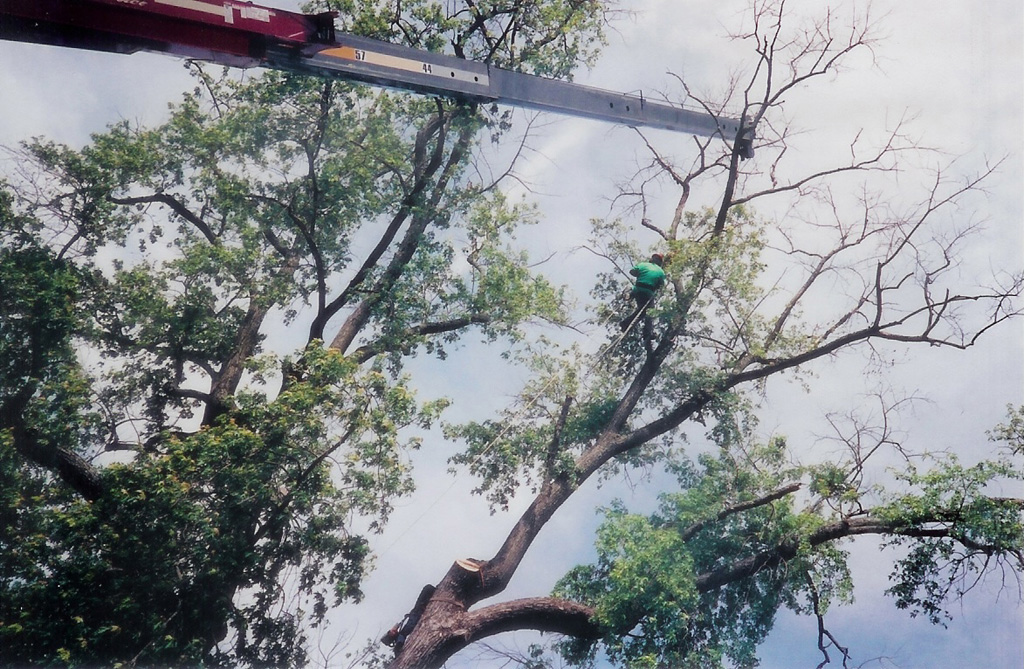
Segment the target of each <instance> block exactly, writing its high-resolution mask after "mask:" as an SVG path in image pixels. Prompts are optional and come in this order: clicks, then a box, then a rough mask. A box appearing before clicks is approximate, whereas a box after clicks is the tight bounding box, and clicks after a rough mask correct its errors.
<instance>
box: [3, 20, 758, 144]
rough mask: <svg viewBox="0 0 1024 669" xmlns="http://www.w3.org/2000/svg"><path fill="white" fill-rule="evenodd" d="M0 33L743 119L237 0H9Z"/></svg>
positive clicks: (635, 111) (676, 118) (587, 111)
mask: <svg viewBox="0 0 1024 669" xmlns="http://www.w3.org/2000/svg"><path fill="white" fill-rule="evenodd" d="M0 39H8V40H17V41H24V42H33V43H41V44H53V45H58V46H66V47H74V48H85V49H93V50H99V51H112V52H118V53H134V52H136V51H154V52H159V53H168V54H172V55H177V56H183V57H187V58H197V59H201V60H207V61H212V62H215V63H219V64H223V65H228V66H234V67H253V66H260V67H269V68H275V69H284V70H292V71H298V72H304V73H308V74H313V75H317V76H332V77H340V78H345V79H352V80H356V81H361V82H366V83H370V84H374V85H378V86H385V87H391V88H399V89H404V90H410V91H415V92H419V93H427V94H433V95H441V96H446V97H455V98H461V99H466V100H472V101H481V102H495V103H499V104H508V105H514V106H517V107H527V108H531V109H537V110H541V111H547V112H554V113H557V114H565V115H570V116H581V117H585V118H591V119H597V120H600V121H607V122H611V123H619V124H624V125H628V126H637V127H650V128H661V129H665V130H672V131H677V132H686V133H692V134H694V135H700V136H705V137H714V136H719V137H721V138H722V139H724V140H726V141H735V142H736V145H737V149H738V150H741V151H742V153H743V154H746V155H749V153H750V144H751V141H752V130H751V129H749V128H745V127H743V123H742V122H741V121H740V120H737V119H731V118H725V117H721V116H717V115H714V114H711V113H707V112H698V111H693V110H688V109H683V108H681V107H675V106H672V105H670V104H667V103H663V102H652V101H650V100H646V99H644V98H643V97H642V96H635V95H627V94H623V93H615V92H611V91H605V90H601V89H598V88H593V87H589V86H582V85H580V84H574V83H569V82H565V81H558V80H554V79H546V78H543V77H538V76H534V75H529V74H522V73H518V72H511V71H508V70H503V69H501V68H497V67H493V66H491V65H489V64H487V63H480V62H475V61H470V60H465V59H462V58H457V57H455V56H449V55H445V54H440V53H433V52H429V51H421V50H418V49H413V48H410V47H405V46H401V45H398V44H391V43H388V42H382V41H379V40H373V39H369V38H365V37H359V36H357V35H350V34H346V33H339V32H336V31H335V30H334V15H333V14H331V13H324V14H316V15H312V14H299V13H296V12H288V11H284V10H280V9H274V8H271V7H263V6H259V5H254V4H252V3H249V2H234V1H232V0H0Z"/></svg>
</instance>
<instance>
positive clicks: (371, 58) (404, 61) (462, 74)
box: [317, 46, 488, 86]
mask: <svg viewBox="0 0 1024 669" xmlns="http://www.w3.org/2000/svg"><path fill="white" fill-rule="evenodd" d="M317 56H329V57H333V58H339V59H341V60H351V61H355V62H357V63H366V64H367V65H377V66H380V67H388V68H391V69H393V70H402V71H404V72H416V73H417V74H428V75H432V76H435V77H439V78H442V79H449V80H454V81H464V82H467V83H471V84H479V85H481V86H487V85H488V77H487V75H486V74H480V73H477V72H470V71H468V70H458V69H454V68H451V67H445V66H443V65H436V64H434V63H428V62H426V61H423V60H413V59H412V58H402V57H401V56H391V55H388V54H386V53H380V52H377V51H368V50H366V49H357V48H355V47H351V46H339V47H334V48H331V49H324V50H323V51H320V52H319V53H317Z"/></svg>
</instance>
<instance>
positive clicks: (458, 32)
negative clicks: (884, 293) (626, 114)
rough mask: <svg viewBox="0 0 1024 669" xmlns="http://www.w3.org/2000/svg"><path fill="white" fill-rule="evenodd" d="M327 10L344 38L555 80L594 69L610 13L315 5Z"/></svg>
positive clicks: (511, 6) (591, 2) (464, 5)
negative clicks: (355, 37)
mask: <svg viewBox="0 0 1024 669" xmlns="http://www.w3.org/2000/svg"><path fill="white" fill-rule="evenodd" d="M324 5H326V6H327V7H329V8H330V9H333V10H337V11H339V12H340V15H341V16H340V21H341V27H342V29H343V30H346V31H349V32H354V33H357V34H360V35H366V36H368V37H374V38H377V39H382V40H385V41H392V42H402V43H405V44H408V45H410V46H414V47H417V48H422V49H428V50H431V51H444V52H448V53H454V54H455V55H457V56H459V57H462V58H468V59H470V60H476V61H482V62H487V63H492V64H494V65H497V66H498V67H502V68H505V69H511V70H515V71H520V72H529V73H532V74H538V75H542V76H548V77H555V78H570V77H571V74H572V72H573V70H575V69H576V68H577V67H578V66H579V65H580V64H587V65H589V64H592V63H593V62H594V60H595V58H596V56H597V54H598V52H599V51H600V48H601V47H602V46H603V45H604V43H605V38H604V26H605V22H606V14H607V13H608V12H609V11H610V10H609V7H610V3H608V2H605V1H602V0H547V1H545V2H537V1H536V0H530V1H529V2H510V1H509V0H478V1H477V2H465V1H464V0H458V1H457V2H455V3H450V2H441V1H439V0H413V1H411V2H410V1H408V0H406V1H404V2H401V3H396V2H392V1H391V0H375V1H373V2H354V1H352V0H326V2H316V3H313V6H314V7H320V6H324Z"/></svg>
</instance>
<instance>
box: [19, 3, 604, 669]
mask: <svg viewBox="0 0 1024 669" xmlns="http://www.w3.org/2000/svg"><path fill="white" fill-rule="evenodd" d="M414 4H415V3H414ZM408 8H409V10H410V12H411V13H410V17H411V18H410V20H411V21H433V20H434V19H433V14H431V12H433V11H435V10H436V9H437V7H436V6H434V5H432V4H430V3H420V4H419V5H417V6H412V5H410V6H409V7H408ZM552 9H554V8H552ZM563 9H564V11H565V12H568V13H569V14H572V13H573V12H575V11H576V10H575V9H572V8H570V7H569V5H566V7H565V8H563ZM371 10H372V7H370V6H369V5H366V6H365V7H362V8H361V9H360V10H359V12H358V13H359V14H360V16H362V17H363V19H361V20H364V19H365V21H370V20H371V18H372V17H371V16H370V14H371V13H372V11H371ZM428 10H429V11H428ZM352 12H356V10H355V9H352ZM354 15H355V14H350V15H349V16H347V17H346V20H349V18H351V16H354ZM563 18H565V25H566V26H568V28H570V29H571V30H577V28H578V26H576V24H575V23H573V21H575V19H572V18H571V17H563ZM460 20H461V19H460ZM523 20H527V19H523ZM528 20H529V21H535V20H544V21H549V22H551V23H554V22H557V21H559V20H560V19H559V18H558V17H557V16H554V15H551V16H547V15H545V16H544V17H541V16H539V15H538V16H536V17H533V18H529V19H528ZM523 25H524V26H525V24H523ZM366 27H367V29H369V28H372V26H371V25H370V24H369V23H367V24H366ZM536 27H537V30H544V28H543V26H540V25H539V24H538V25H537V26H536ZM435 28H436V26H432V27H431V30H434V29H435ZM437 34H440V33H437ZM525 34H526V33H523V35H525ZM424 36H425V38H426V35H425V33H424ZM473 39H482V38H479V37H475V38H473ZM566 40H567V41H566V42H565V44H563V45H562V46H563V47H565V45H566V44H569V42H570V41H571V38H570V37H569V36H568V33H567V35H566ZM435 42H436V40H435ZM471 42H472V40H469V41H467V42H466V43H465V45H466V46H467V48H468V45H469V44H470V43H471ZM579 44H580V45H582V44H583V43H582V42H580V43H579ZM560 48H561V47H558V46H556V45H555V44H552V46H551V47H550V48H547V47H544V46H543V45H538V46H537V49H538V51H537V53H536V54H535V56H532V57H531V58H532V61H531V62H532V64H531V65H526V64H524V67H525V68H534V69H537V70H539V69H543V68H544V67H550V68H556V67H559V65H558V64H557V63H556V61H558V58H570V59H574V58H576V57H577V55H578V53H577V52H576V51H573V49H574V48H577V47H572V46H571V45H569V47H566V48H568V49H569V51H568V52H565V53H569V55H568V56H565V55H564V53H563V55H562V56H558V55H557V54H556V53H555V52H556V51H559V49H560ZM579 48H582V47H579ZM587 48H588V49H589V48H590V47H587ZM563 51H564V49H563ZM549 52H550V53H549ZM559 53H562V52H559ZM496 57H497V56H496ZM509 57H512V56H511V54H509ZM518 57H519V56H518V55H517V56H516V58H518ZM510 62H511V61H510ZM560 62H562V63H563V65H565V63H567V62H568V61H560ZM574 62H575V61H574ZM524 63H525V62H524ZM566 66H567V65H566ZM193 69H194V72H195V74H196V76H197V88H196V89H195V90H194V91H192V92H190V93H188V94H186V95H185V96H184V98H183V100H182V101H181V102H180V103H178V104H176V105H174V106H173V107H172V108H171V110H170V112H169V116H168V118H167V120H166V121H165V122H164V123H162V124H160V125H158V126H156V127H153V128H139V127H135V126H134V125H133V124H131V123H128V122H120V123H117V124H115V125H113V126H112V127H110V128H109V129H108V130H107V131H106V132H104V133H100V134H97V135H96V136H94V137H93V138H92V141H91V142H90V143H89V144H88V145H86V146H85V147H83V148H82V149H80V150H75V149H72V148H69V147H67V146H63V145H59V144H55V143H53V142H48V141H46V140H42V139H36V140H32V141H29V142H26V143H25V144H24V145H23V146H22V148H21V150H20V152H19V158H20V160H21V169H20V170H19V172H18V174H17V175H16V176H17V178H16V179H15V182H14V183H13V184H11V185H10V187H8V186H7V184H3V187H0V241H2V248H0V280H2V283H3V286H4V289H3V291H0V309H2V314H0V315H2V317H3V318H2V321H0V403H2V405H3V423H2V424H0V460H2V462H0V467H2V472H0V498H2V499H3V500H5V502H7V504H6V505H5V507H4V510H3V512H2V516H0V521H2V522H0V553H2V557H0V637H2V640H0V665H4V666H11V665H14V666H18V665H21V664H25V663H50V664H57V665H69V666H74V665H83V664H84V665H98V664H102V665H106V664H117V663H132V662H135V663H141V664H149V665H180V664H185V665H196V664H225V665H231V666H257V665H258V666H267V665H274V666H277V665H287V664H300V663H302V661H303V659H304V658H305V647H304V639H305V631H306V630H307V629H308V627H309V626H310V625H316V624H318V623H319V622H320V621H321V620H322V618H323V616H324V615H325V614H326V612H327V611H328V609H329V608H330V607H331V606H334V605H335V604H336V603H337V602H339V601H341V600H343V599H349V600H352V599H359V598H360V597H361V592H360V583H361V580H362V577H363V576H364V574H365V573H366V570H367V568H368V565H369V552H368V548H367V541H366V539H365V537H363V536H360V535H359V534H358V533H357V532H356V530H355V529H354V528H356V527H360V528H364V530H366V529H368V530H369V531H377V530H379V529H380V528H381V527H382V526H383V524H384V523H385V522H386V521H387V518H388V515H389V513H390V511H391V509H392V505H393V503H394V499H395V497H396V496H398V495H402V494H405V493H408V492H409V491H410V490H411V489H412V478H411V475H410V470H409V452H410V451H411V450H412V449H415V448H416V447H417V446H418V444H419V437H418V436H417V435H418V434H419V433H421V432H422V431H423V430H425V429H427V428H428V427H429V426H430V424H431V423H432V422H433V421H435V420H436V419H437V418H438V416H439V414H440V412H441V410H442V409H443V408H444V407H445V405H446V402H445V401H444V400H435V401H431V402H422V401H418V400H417V399H416V398H415V396H414V393H413V392H412V391H411V389H410V387H409V382H408V379H407V378H406V377H405V376H404V375H403V373H402V366H403V363H404V360H405V358H406V357H407V356H409V355H413V354H415V353H416V352H417V351H418V350H427V351H428V352H430V353H433V354H436V355H438V356H439V357H444V356H445V355H446V354H447V351H448V350H449V349H450V347H451V346H452V345H454V344H455V343H456V342H457V341H458V339H459V338H460V337H461V336H462V335H464V333H465V331H466V330H467V329H469V328H471V327H478V328H480V329H481V330H482V331H483V333H484V336H485V337H487V338H489V339H490V340H494V339H496V338H499V337H502V338H509V339H512V340H516V339H518V338H519V337H521V336H522V326H523V323H524V322H526V321H528V320H530V319H535V318H542V319H546V320H550V321H560V320H561V319H562V318H563V306H562V302H563V299H564V298H563V295H562V294H561V291H560V290H559V289H558V288H556V287H554V286H552V285H551V284H550V283H549V282H547V281H545V280H544V279H543V278H541V277H539V276H537V275H536V274H535V273H534V272H533V271H531V270H530V269H529V259H528V258H527V257H526V256H525V255H524V254H523V253H521V252H520V251H519V250H518V249H517V248H516V247H515V245H514V243H513V241H512V240H513V235H514V230H515V228H516V227H517V226H518V225H519V224H521V223H528V222H531V221H532V220H533V218H535V216H534V214H533V212H531V211H530V210H529V209H528V208H526V207H523V206H519V205H512V204H510V203H508V202H506V201H505V200H504V199H503V198H502V196H501V195H500V193H499V192H498V191H497V190H496V189H494V188H493V185H492V184H479V183H472V181H471V180H470V179H469V178H468V176H467V174H466V170H465V166H466V164H467V162H468V157H469V156H470V155H471V154H472V152H473V151H475V150H477V140H478V136H479V134H480V132H481V131H482V130H483V129H484V128H485V127H486V125H487V121H486V119H484V118H483V117H482V116H481V115H479V114H477V112H476V110H475V109H474V108H473V107H472V106H469V105H464V104H456V103H449V102H441V101H436V100H428V99H424V98H420V97H415V96H404V95H395V94H391V93H377V92H371V91H368V90H367V89H365V88H363V87H359V86H350V85H345V84H341V83H338V82H324V81H319V80H315V79H310V78H303V77H295V76H288V75H281V74H268V75H265V76H263V77H260V78H246V79H244V80H237V79H232V78H230V77H229V76H227V75H224V76H214V75H212V74H210V73H209V72H207V71H204V70H201V69H198V68H194V67H193ZM492 131H494V132H500V128H499V127H498V126H495V128H492ZM12 178H13V177H12ZM385 231H387V232H385ZM374 239H377V240H378V241H377V242H376V244H377V248H374V244H375V242H374ZM467 239H468V243H469V248H463V247H462V246H461V244H463V243H465V242H466V240H467ZM367 240H369V242H370V243H369V245H368V244H367ZM368 247H369V249H371V250H370V251H369V252H368ZM346 285H347V288H346V287H345V286H346ZM357 306H361V307H362V306H365V312H362V311H361V312H359V313H366V314H367V315H366V320H365V321H361V322H358V323H357V326H356V327H357V334H358V336H359V339H358V342H357V344H358V345H359V346H358V347H357V346H352V347H351V350H346V351H344V352H341V351H338V350H335V349H329V348H327V347H326V346H325V345H324V342H323V338H324V337H325V336H327V335H328V333H327V332H326V330H327V326H328V324H329V323H330V324H331V326H332V327H333V326H334V325H336V324H337V323H338V321H340V320H343V317H346V318H347V317H348V316H349V315H350V314H351V313H352V312H353V311H356V307H357ZM303 310H305V312H306V313H305V314H304V316H302V317H300V316H299V313H300V312H302V311H303ZM310 314H312V315H310ZM336 315H337V317H338V319H337V320H335V321H332V320H331V319H332V318H334V317H335V316H336ZM310 320H312V323H311V324H310V322H309V321H310ZM299 323H303V327H302V328H298V329H296V327H295V326H296V324H299ZM280 324H284V325H286V326H290V329H289V330H288V331H287V333H286V336H285V339H286V340H287V341H286V343H285V344H284V345H283V347H282V348H283V349H284V350H283V351H278V350H274V351H269V350H265V349H264V347H265V346H267V345H268V344H267V342H268V341H270V340H269V339H268V334H270V335H276V337H277V339H276V340H274V341H275V346H277V343H278V342H280V341H281V338H282V331H283V328H281V327H280ZM61 457H63V458H64V460H65V461H66V460H70V461H72V462H73V465H72V466H73V467H75V468H77V469H78V474H80V475H83V476H89V477H94V480H95V485H96V487H97V488H98V490H99V492H98V493H97V494H98V499H96V500H95V501H94V502H92V503H88V502H85V501H82V500H81V499H79V498H78V497H76V495H75V494H74V491H73V490H72V489H71V488H69V487H68V485H67V484H66V481H65V480H64V478H65V477H64V476H63V474H61V475H60V476H58V470H59V468H60V467H66V462H64V461H60V462H64V464H58V461H59V460H60V458H61Z"/></svg>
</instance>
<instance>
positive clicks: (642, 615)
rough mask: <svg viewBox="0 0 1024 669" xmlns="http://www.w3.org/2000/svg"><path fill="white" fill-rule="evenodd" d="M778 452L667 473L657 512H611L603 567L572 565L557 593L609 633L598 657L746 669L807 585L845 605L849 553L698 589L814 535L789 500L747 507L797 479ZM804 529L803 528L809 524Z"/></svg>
mask: <svg viewBox="0 0 1024 669" xmlns="http://www.w3.org/2000/svg"><path fill="white" fill-rule="evenodd" d="M785 457H786V451H785V443H784V442H783V441H781V440H776V441H773V442H771V443H769V444H767V445H763V446H750V445H748V446H746V447H743V448H740V447H739V445H738V444H737V443H736V442H732V443H731V444H730V446H729V447H728V448H722V450H721V451H720V452H719V454H718V455H717V456H711V455H705V456H702V457H701V458H700V459H699V467H698V466H695V465H693V464H692V463H690V462H689V461H686V460H682V461H678V462H677V463H675V465H674V466H673V468H674V470H675V472H676V474H677V477H678V479H679V483H680V486H681V489H680V491H679V492H675V493H667V494H664V495H662V496H661V504H660V508H659V510H658V512H657V513H655V514H653V515H652V516H650V517H642V516H639V515H635V514H630V513H627V512H626V510H625V509H624V508H622V507H621V506H620V505H616V506H613V507H612V508H611V509H609V510H606V512H605V520H604V522H603V524H602V525H601V528H600V529H599V531H598V539H597V542H596V546H595V547H596V550H597V555H598V559H597V562H596V563H595V564H593V565H585V566H580V567H576V568H575V569H574V570H572V571H570V572H569V574H568V575H567V576H566V577H565V578H563V579H562V581H561V582H560V583H559V585H558V587H557V588H556V594H558V595H559V596H564V597H569V598H572V599H576V600H577V601H582V602H584V603H587V604H589V605H591V606H593V607H594V609H595V612H596V613H595V615H596V618H597V621H598V622H599V624H600V625H601V626H602V628H603V630H604V635H603V636H602V638H601V640H600V647H601V648H602V649H603V651H604V652H605V653H607V654H608V656H609V657H610V658H611V659H612V660H613V661H615V662H616V663H619V664H621V665H623V666H630V667H645V666H652V667H656V666H687V667H688V666H694V667H696V666H709V667H710V666H726V665H725V664H724V662H725V661H726V659H728V661H729V662H731V663H733V664H735V665H736V666H748V665H751V663H753V662H754V658H755V657H756V656H755V650H756V647H757V645H758V643H760V641H761V640H763V639H764V638H765V636H767V634H768V632H769V631H770V630H771V628H772V624H773V622H774V618H775V614H776V611H777V610H778V609H779V608H780V607H781V606H790V607H792V608H799V607H801V606H803V605H802V604H801V601H802V599H801V598H802V597H803V596H804V594H806V593H807V591H808V582H807V580H806V578H807V577H808V575H810V577H812V578H813V579H815V582H816V583H817V584H818V587H819V590H823V591H827V596H828V597H831V598H837V599H840V600H842V599H848V598H849V594H850V583H849V575H848V573H847V572H846V566H845V561H844V557H845V556H844V555H843V554H842V553H840V552H837V551H835V550H833V549H828V548H817V549H811V548H810V547H805V548H802V549H800V550H799V551H798V553H797V556H796V557H794V558H793V559H791V560H790V561H789V562H788V563H786V564H778V565H776V566H765V567H764V568H763V569H761V570H759V571H758V572H757V573H756V574H755V575H753V576H751V577H750V578H748V579H743V580H741V581H737V582H735V583H730V584H728V585H726V586H724V587H722V588H716V589H712V590H703V591H702V590H701V589H699V587H698V580H697V578H698V576H699V575H701V574H705V573H708V572H711V571H713V570H715V569H716V568H719V567H722V566H723V565H726V564H728V563H731V562H739V561H742V560H743V559H745V558H754V557H757V556H759V555H760V554H762V553H763V552H765V551H768V550H771V549H773V548H774V547H775V546H777V545H778V544H779V543H780V542H782V541H785V540H787V539H788V538H789V537H791V536H794V535H796V534H798V533H799V532H800V531H806V530H807V529H809V528H810V527H813V525H814V522H815V521H813V520H811V519H808V518H804V517H802V516H800V515H798V514H796V513H795V512H794V510H793V503H792V500H791V498H789V497H783V498H780V499H777V500H775V501H773V502H769V503H761V504H756V505H753V506H752V507H751V508H750V509H748V510H746V511H744V512H742V513H733V512H731V511H730V510H729V509H730V508H731V507H733V506H736V505H740V504H744V503H751V502H754V501H755V500H757V499H759V498H761V497H763V496H765V495H767V494H768V493H770V492H772V491H773V490H775V489H777V488H778V487H779V486H780V484H781V483H783V482H786V481H790V482H791V481H792V480H794V477H796V478H798V477H799V473H800V472H799V470H795V469H790V468H787V467H786V466H785ZM808 523H810V525H808ZM596 650H597V647H596V646H590V647H588V646H587V645H586V644H580V643H578V642H577V643H570V644H568V645H567V646H566V647H565V648H563V651H564V652H565V653H566V656H567V658H569V659H571V660H573V661H575V662H576V663H579V664H582V663H583V662H584V661H585V659H586V658H587V657H589V655H590V654H591V653H593V652H595V651H596Z"/></svg>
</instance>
